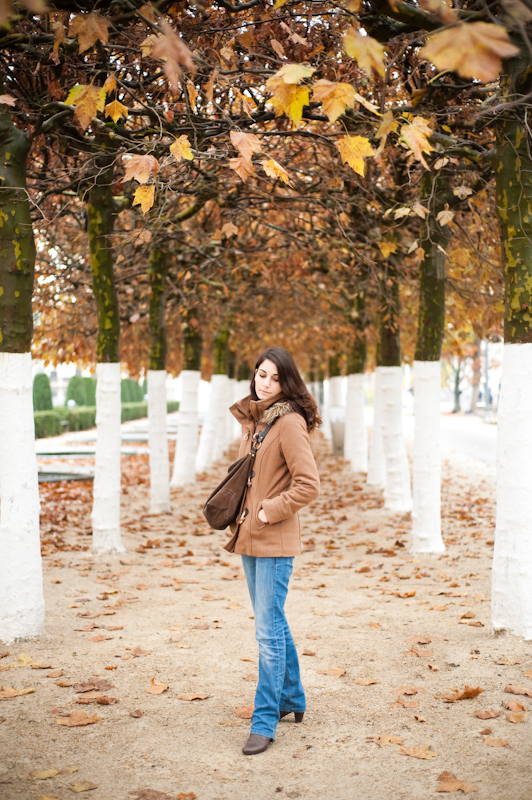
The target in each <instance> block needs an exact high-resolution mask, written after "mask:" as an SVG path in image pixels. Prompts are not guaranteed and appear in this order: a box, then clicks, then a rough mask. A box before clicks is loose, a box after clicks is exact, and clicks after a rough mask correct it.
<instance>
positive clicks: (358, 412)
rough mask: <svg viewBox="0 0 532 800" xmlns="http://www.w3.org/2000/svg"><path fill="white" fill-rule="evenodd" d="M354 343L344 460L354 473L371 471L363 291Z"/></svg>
mask: <svg viewBox="0 0 532 800" xmlns="http://www.w3.org/2000/svg"><path fill="white" fill-rule="evenodd" d="M353 313H354V314H355V315H356V316H354V319H353V321H354V323H355V342H354V345H353V349H352V350H351V352H350V353H349V355H348V358H347V402H346V409H345V440H344V458H346V459H347V460H348V461H349V463H350V465H351V469H352V470H353V472H367V471H368V431H367V427H366V420H365V417H364V409H365V405H366V398H365V392H364V370H365V368H366V352H367V343H366V331H365V328H366V313H365V298H364V293H363V292H360V293H359V295H358V296H357V298H356V302H355V307H354V309H353Z"/></svg>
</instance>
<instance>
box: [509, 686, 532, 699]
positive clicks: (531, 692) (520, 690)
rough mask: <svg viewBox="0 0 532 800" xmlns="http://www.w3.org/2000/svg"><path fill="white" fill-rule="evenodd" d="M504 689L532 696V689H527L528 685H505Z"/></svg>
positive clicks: (512, 692) (511, 692)
mask: <svg viewBox="0 0 532 800" xmlns="http://www.w3.org/2000/svg"><path fill="white" fill-rule="evenodd" d="M504 691H505V692H509V693H510V694H524V695H526V696H527V697H532V689H527V688H526V686H505V687H504Z"/></svg>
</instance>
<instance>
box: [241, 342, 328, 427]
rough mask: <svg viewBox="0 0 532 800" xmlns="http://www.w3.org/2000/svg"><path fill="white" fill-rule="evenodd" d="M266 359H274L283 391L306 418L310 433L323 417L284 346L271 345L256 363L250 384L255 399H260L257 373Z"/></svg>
mask: <svg viewBox="0 0 532 800" xmlns="http://www.w3.org/2000/svg"><path fill="white" fill-rule="evenodd" d="M266 360H269V361H273V363H274V364H275V366H276V367H277V374H278V376H279V385H280V387H281V391H282V393H283V394H284V396H285V397H286V399H287V400H288V401H289V403H290V405H291V406H292V409H293V410H294V411H296V412H297V413H298V414H301V416H302V417H303V418H304V420H305V422H306V423H307V430H308V432H309V433H310V432H311V431H313V430H314V428H317V427H318V425H321V417H320V414H319V411H318V406H317V405H316V401H315V400H314V398H313V397H312V395H311V394H310V392H309V391H308V390H307V387H306V386H305V384H304V382H303V378H302V377H301V375H300V373H299V370H298V368H297V367H296V362H295V361H294V359H293V358H292V356H291V355H290V353H289V352H288V350H285V349H284V347H270V349H269V350H265V352H264V353H262V354H261V355H260V356H259V358H258V361H257V363H256V364H255V372H254V373H253V378H252V379H251V385H250V390H251V395H252V397H253V399H254V400H258V399H259V397H258V395H257V393H256V392H255V373H256V371H257V370H258V368H259V367H260V365H261V364H262V362H263V361H266Z"/></svg>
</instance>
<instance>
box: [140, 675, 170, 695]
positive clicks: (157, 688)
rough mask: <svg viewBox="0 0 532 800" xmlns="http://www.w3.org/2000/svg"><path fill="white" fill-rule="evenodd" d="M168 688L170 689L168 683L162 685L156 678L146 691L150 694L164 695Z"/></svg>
mask: <svg viewBox="0 0 532 800" xmlns="http://www.w3.org/2000/svg"><path fill="white" fill-rule="evenodd" d="M168 688H169V687H168V686H167V685H166V683H161V682H159V681H156V680H155V678H152V679H151V681H150V685H149V686H148V688H147V689H145V690H144V691H145V692H148V694H162V693H163V692H166V690H167V689H168Z"/></svg>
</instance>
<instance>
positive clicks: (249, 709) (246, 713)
mask: <svg viewBox="0 0 532 800" xmlns="http://www.w3.org/2000/svg"><path fill="white" fill-rule="evenodd" d="M254 708H255V706H242V708H234V709H233V714H235V715H236V716H237V717H240V719H251V717H252V716H253V710H254Z"/></svg>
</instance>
